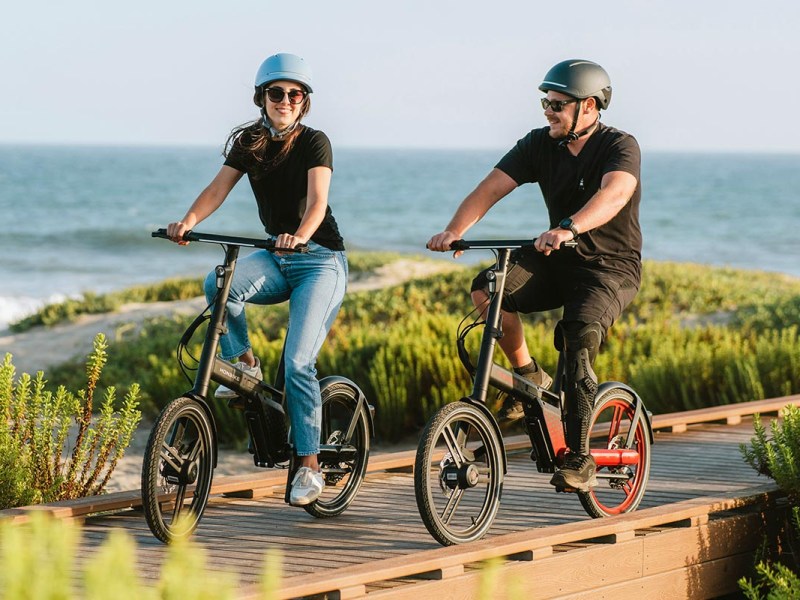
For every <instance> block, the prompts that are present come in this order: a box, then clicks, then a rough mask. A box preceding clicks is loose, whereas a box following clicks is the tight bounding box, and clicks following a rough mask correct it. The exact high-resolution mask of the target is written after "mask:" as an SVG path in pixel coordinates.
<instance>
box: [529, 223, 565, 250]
mask: <svg viewBox="0 0 800 600" xmlns="http://www.w3.org/2000/svg"><path fill="white" fill-rule="evenodd" d="M573 239H574V235H573V233H572V231H570V230H569V229H561V228H560V227H556V228H555V229H550V230H548V231H545V232H544V233H542V234H540V235H539V237H537V238H536V241H535V242H534V244H533V245H534V247H535V248H536V249H537V250H538V251H539V252H543V253H544V255H545V256H548V255H549V254H550V253H551V252H552V251H553V250H559V249H560V248H561V246H562V245H563V244H564V242H570V241H572V240H573Z"/></svg>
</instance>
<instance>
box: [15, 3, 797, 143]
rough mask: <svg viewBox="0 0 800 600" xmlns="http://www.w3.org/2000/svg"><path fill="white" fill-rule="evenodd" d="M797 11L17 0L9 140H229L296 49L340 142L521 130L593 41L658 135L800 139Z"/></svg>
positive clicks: (668, 138)
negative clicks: (272, 64) (270, 61)
mask: <svg viewBox="0 0 800 600" xmlns="http://www.w3.org/2000/svg"><path fill="white" fill-rule="evenodd" d="M798 25H800V2H798V1H797V0H778V1H769V0H766V1H762V2H755V1H753V0H729V1H724V0H695V1H692V2H689V1H686V0H607V1H606V2H588V1H585V0H571V1H566V0H562V1H556V0H552V1H549V2H542V1H540V0H513V1H511V0H508V1H506V0H482V1H475V0H395V1H394V2H388V1H386V0H353V1H350V0H302V1H299V2H282V3H278V2H274V1H272V0H253V1H251V0H244V1H242V0H226V1H221V0H213V1H211V0H160V1H159V2H155V1H153V0H137V1H135V2H119V1H115V0H73V1H69V2H54V1H53V0H17V1H13V2H9V3H6V4H5V8H4V9H3V11H2V22H0V57H2V58H1V59H0V60H1V61H2V62H1V63H0V64H1V65H2V72H0V143H18V142H22V143H35V144H40V143H59V144H64V143H67V144H73V143H77V144H116V145H118V144H122V145H127V144H137V145H138V144H147V145H151V144H178V145H182V144H191V145H197V144H209V145H220V144H221V143H222V141H223V140H224V138H225V136H226V134H227V133H228V132H229V131H230V129H231V128H232V127H233V126H234V125H237V124H239V123H241V122H244V121H247V120H250V119H252V118H255V117H256V116H257V112H256V109H255V107H254V106H253V105H252V102H251V97H252V85H253V77H254V75H255V72H256V69H257V68H258V65H259V64H260V62H261V61H262V60H263V59H264V58H266V57H267V56H268V55H270V54H274V53H275V52H281V51H282V52H293V53H296V54H300V55H301V56H303V57H304V58H305V59H306V60H307V61H308V62H309V63H310V65H311V66H312V68H313V69H314V73H315V94H314V96H313V108H312V112H311V114H310V115H309V118H308V123H309V124H310V125H311V126H313V127H317V128H319V129H323V130H324V131H325V132H326V133H328V135H329V136H330V137H331V139H332V141H333V143H334V146H341V147H364V146H376V147H447V148H453V147H456V148H458V147H469V148H481V147H491V148H506V147H508V146H510V145H511V144H512V143H513V142H514V141H515V140H516V139H517V138H519V137H521V136H522V135H523V134H524V133H525V132H527V131H528V130H530V129H532V128H534V127H540V126H542V125H544V118H543V116H542V112H541V108H540V107H539V106H538V98H539V97H540V96H541V94H540V92H538V90H537V86H538V84H539V83H540V81H541V79H542V76H543V75H544V73H545V72H546V71H547V69H548V68H549V67H550V66H551V65H553V64H554V63H556V62H558V61H560V60H563V59H566V58H588V59H591V60H595V61H596V62H599V63H600V64H601V65H603V66H604V67H605V68H606V70H607V71H608V72H609V74H610V75H611V80H612V84H613V88H614V97H613V101H612V103H611V107H610V109H609V110H608V111H607V112H605V113H604V115H603V120H604V121H605V122H606V123H607V124H610V125H614V126H616V127H618V128H620V129H624V130H626V131H628V132H630V133H633V134H634V135H635V136H636V137H637V138H638V139H639V142H640V144H641V145H642V147H643V149H652V150H674V151H683V150H712V151H714V150H724V151H759V152H763V151H779V152H793V153H798V152H800V124H799V123H800V121H798V119H795V118H794V104H795V103H796V102H797V100H798V98H800V76H798V72H799V71H800V67H798V64H797V61H798V59H800V35H798V33H797V27H798Z"/></svg>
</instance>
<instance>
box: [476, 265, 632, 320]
mask: <svg viewBox="0 0 800 600" xmlns="http://www.w3.org/2000/svg"><path fill="white" fill-rule="evenodd" d="M554 258H555V257H554V256H552V255H551V257H547V256H545V255H544V254H542V253H541V252H537V251H535V250H532V249H531V250H525V251H515V252H514V253H512V255H511V262H512V265H511V266H510V268H509V271H508V277H507V279H506V287H505V292H504V294H503V305H502V307H503V310H505V311H508V312H521V313H532V312H540V311H545V310H553V309H556V308H560V307H562V306H563V307H564V315H563V317H562V319H563V320H564V321H583V322H584V323H592V322H595V321H596V322H598V323H600V325H601V326H602V327H603V332H604V333H605V332H607V331H608V328H609V327H611V325H612V323H614V321H616V320H617V318H618V317H619V316H620V315H621V314H622V311H623V310H624V309H625V307H626V306H628V304H630V303H631V301H632V300H633V299H634V297H635V296H636V293H637V292H638V291H639V289H638V288H639V284H638V282H634V281H631V280H630V279H628V278H626V277H625V276H623V275H620V274H619V273H616V272H614V271H609V270H606V269H603V268H602V267H598V266H596V265H593V264H592V263H583V264H578V265H576V264H565V263H563V262H561V261H557V260H554ZM485 274H486V271H481V272H480V273H479V274H478V275H477V277H475V279H474V280H473V281H472V291H475V290H480V289H486V288H487V281H486V275H485Z"/></svg>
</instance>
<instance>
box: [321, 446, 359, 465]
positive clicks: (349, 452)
mask: <svg viewBox="0 0 800 600" xmlns="http://www.w3.org/2000/svg"><path fill="white" fill-rule="evenodd" d="M356 453H357V449H356V448H355V447H354V446H350V445H342V444H320V446H319V461H320V462H346V461H350V460H355V458H356Z"/></svg>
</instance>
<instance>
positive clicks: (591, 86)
mask: <svg viewBox="0 0 800 600" xmlns="http://www.w3.org/2000/svg"><path fill="white" fill-rule="evenodd" d="M539 89H540V90H541V91H543V92H561V93H562V94H566V95H567V96H572V97H573V98H578V99H579V100H585V99H586V98H594V99H595V100H596V102H597V109H598V110H600V109H605V108H608V105H609V104H611V79H609V77H608V73H606V70H605V69H604V68H603V67H601V66H600V65H598V64H597V63H593V62H592V61H590V60H580V59H571V60H564V61H561V62H560V63H558V64H557V65H555V66H554V67H552V68H551V69H550V70H549V71H548V72H547V75H545V76H544V81H542V83H541V85H540V86H539ZM579 113H580V102H579V103H577V104H575V113H574V114H573V117H572V127H570V129H569V133H567V135H565V136H564V137H563V138H561V141H560V142H559V143H560V145H561V146H566V145H567V144H569V143H570V142H574V141H577V140H578V139H580V138H582V137H583V136H584V135H587V134H588V133H589V132H591V131H593V130H594V128H595V125H597V119H595V122H594V123H592V124H591V125H590V126H589V127H586V128H585V129H583V130H582V131H579V132H577V133H576V132H575V128H576V127H577V126H578V115H579ZM598 119H599V115H598Z"/></svg>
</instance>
